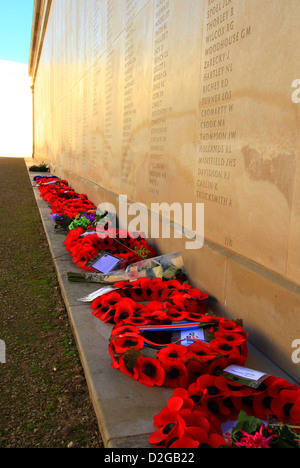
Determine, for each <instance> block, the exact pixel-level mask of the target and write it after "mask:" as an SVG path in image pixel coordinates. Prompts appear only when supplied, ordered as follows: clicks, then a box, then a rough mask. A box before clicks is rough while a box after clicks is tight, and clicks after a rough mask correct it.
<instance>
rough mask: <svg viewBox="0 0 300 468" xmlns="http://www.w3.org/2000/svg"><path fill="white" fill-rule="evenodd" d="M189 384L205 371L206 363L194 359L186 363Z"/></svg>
mask: <svg viewBox="0 0 300 468" xmlns="http://www.w3.org/2000/svg"><path fill="white" fill-rule="evenodd" d="M186 369H187V374H188V381H189V384H191V383H193V382H195V381H196V380H197V378H198V377H200V376H201V375H203V374H205V373H206V371H207V364H206V363H205V362H200V361H198V360H195V359H191V360H189V361H188V362H187V363H186Z"/></svg>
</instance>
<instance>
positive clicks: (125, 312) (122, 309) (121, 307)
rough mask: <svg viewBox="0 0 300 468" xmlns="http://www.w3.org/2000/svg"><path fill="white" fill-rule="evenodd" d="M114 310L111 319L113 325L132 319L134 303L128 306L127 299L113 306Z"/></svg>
mask: <svg viewBox="0 0 300 468" xmlns="http://www.w3.org/2000/svg"><path fill="white" fill-rule="evenodd" d="M114 310H115V313H114V317H113V319H114V322H115V323H118V322H121V321H123V320H126V319H127V318H132V317H133V315H134V312H135V302H134V303H133V304H130V303H129V302H128V301H127V299H126V300H123V301H120V302H118V303H117V304H116V305H115V306H114Z"/></svg>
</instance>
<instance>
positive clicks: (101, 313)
mask: <svg viewBox="0 0 300 468" xmlns="http://www.w3.org/2000/svg"><path fill="white" fill-rule="evenodd" d="M92 315H93V316H94V317H96V318H97V319H99V320H101V321H102V322H104V323H112V322H113V318H114V315H115V309H114V307H110V306H109V305H107V306H103V307H101V308H99V309H95V310H93V312H92Z"/></svg>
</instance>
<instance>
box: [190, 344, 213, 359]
mask: <svg viewBox="0 0 300 468" xmlns="http://www.w3.org/2000/svg"><path fill="white" fill-rule="evenodd" d="M187 351H188V352H187V359H193V358H194V359H197V360H199V361H201V362H206V361H210V360H211V359H214V358H215V357H216V356H217V354H218V353H217V351H215V350H214V349H212V348H211V347H210V346H209V345H208V344H207V343H205V342H204V341H196V342H195V343H192V344H190V345H189V346H188V347H187Z"/></svg>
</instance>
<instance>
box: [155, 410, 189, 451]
mask: <svg viewBox="0 0 300 468" xmlns="http://www.w3.org/2000/svg"><path fill="white" fill-rule="evenodd" d="M185 427H186V425H185V422H184V420H183V419H182V418H181V416H180V415H179V414H177V413H174V412H172V413H168V415H166V416H165V418H164V423H163V425H161V427H159V429H157V430H156V431H154V432H153V433H152V434H151V435H150V437H149V442H150V444H153V445H156V446H163V447H167V446H168V443H169V441H172V440H174V439H176V440H177V439H180V438H181V437H182V436H183V434H184V431H185Z"/></svg>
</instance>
